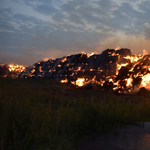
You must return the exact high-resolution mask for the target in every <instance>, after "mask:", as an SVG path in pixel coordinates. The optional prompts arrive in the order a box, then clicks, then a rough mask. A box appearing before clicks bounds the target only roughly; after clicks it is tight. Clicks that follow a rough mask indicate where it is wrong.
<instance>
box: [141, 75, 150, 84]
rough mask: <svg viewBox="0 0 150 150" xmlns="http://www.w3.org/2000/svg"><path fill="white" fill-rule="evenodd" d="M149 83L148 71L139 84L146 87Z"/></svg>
mask: <svg viewBox="0 0 150 150" xmlns="http://www.w3.org/2000/svg"><path fill="white" fill-rule="evenodd" d="M149 84H150V73H148V74H146V75H145V76H143V77H142V83H141V85H142V86H143V87H146V86H147V85H149Z"/></svg>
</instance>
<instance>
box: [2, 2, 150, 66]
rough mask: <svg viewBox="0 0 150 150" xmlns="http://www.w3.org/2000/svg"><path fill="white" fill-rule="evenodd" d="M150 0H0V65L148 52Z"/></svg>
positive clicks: (149, 42) (149, 43) (149, 41)
mask: <svg viewBox="0 0 150 150" xmlns="http://www.w3.org/2000/svg"><path fill="white" fill-rule="evenodd" d="M149 14H150V1H149V0H88V1H87V0H43V1H41V0H32V1H31V0H0V64H1V63H15V64H16V63H17V64H23V65H30V64H33V63H34V62H37V61H40V60H43V59H45V60H46V59H48V58H56V57H62V56H65V55H70V54H75V53H79V52H83V51H84V52H86V53H91V52H95V51H97V53H101V52H102V51H103V50H105V49H106V48H116V47H118V46H120V47H124V48H130V49H131V50H132V52H133V54H135V53H136V54H140V53H142V50H143V49H146V50H147V52H148V53H150V50H149V47H150V17H149Z"/></svg>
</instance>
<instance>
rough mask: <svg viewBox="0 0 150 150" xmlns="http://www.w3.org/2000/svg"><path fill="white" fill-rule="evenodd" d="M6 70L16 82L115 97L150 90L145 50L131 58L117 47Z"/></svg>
mask: <svg viewBox="0 0 150 150" xmlns="http://www.w3.org/2000/svg"><path fill="white" fill-rule="evenodd" d="M3 66H4V65H3ZM3 66H2V65H1V66H0V67H1V68H3ZM8 70H9V72H19V73H17V74H16V76H17V77H19V78H35V79H38V78H50V79H56V80H58V81H60V82H61V83H68V84H73V85H74V86H76V87H88V86H97V87H100V88H102V89H107V88H111V89H112V90H113V91H116V92H117V93H130V92H132V91H133V90H134V88H135V87H136V88H137V87H139V88H141V87H145V88H147V87H150V55H148V53H147V52H146V50H143V54H141V55H132V53H131V51H130V50H129V49H120V47H118V48H116V49H107V50H105V51H103V52H102V53H101V54H97V53H91V54H86V53H81V54H75V55H70V56H65V57H62V58H58V59H49V60H48V61H41V62H37V63H35V64H34V65H33V66H28V67H26V68H25V67H23V66H19V65H16V66H14V65H8ZM14 75H15V74H14ZM6 76H7V75H6Z"/></svg>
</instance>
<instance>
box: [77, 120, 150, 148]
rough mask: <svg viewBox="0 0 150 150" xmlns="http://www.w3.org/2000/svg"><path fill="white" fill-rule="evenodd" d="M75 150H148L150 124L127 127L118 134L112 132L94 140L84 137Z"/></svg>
mask: <svg viewBox="0 0 150 150" xmlns="http://www.w3.org/2000/svg"><path fill="white" fill-rule="evenodd" d="M76 150H150V122H145V123H144V126H135V125H128V126H126V127H123V128H120V129H119V130H118V134H116V132H114V131H113V132H110V133H106V134H103V135H101V136H99V137H97V138H95V139H91V138H89V137H86V138H84V139H83V140H82V141H81V146H80V147H79V148H77V149H76Z"/></svg>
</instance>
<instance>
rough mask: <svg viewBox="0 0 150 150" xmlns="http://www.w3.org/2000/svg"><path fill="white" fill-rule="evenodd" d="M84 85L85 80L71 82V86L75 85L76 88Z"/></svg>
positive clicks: (79, 79)
mask: <svg viewBox="0 0 150 150" xmlns="http://www.w3.org/2000/svg"><path fill="white" fill-rule="evenodd" d="M84 83H85V78H78V79H77V80H76V81H75V82H72V84H74V85H76V86H79V87H81V86H83V85H84Z"/></svg>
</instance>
